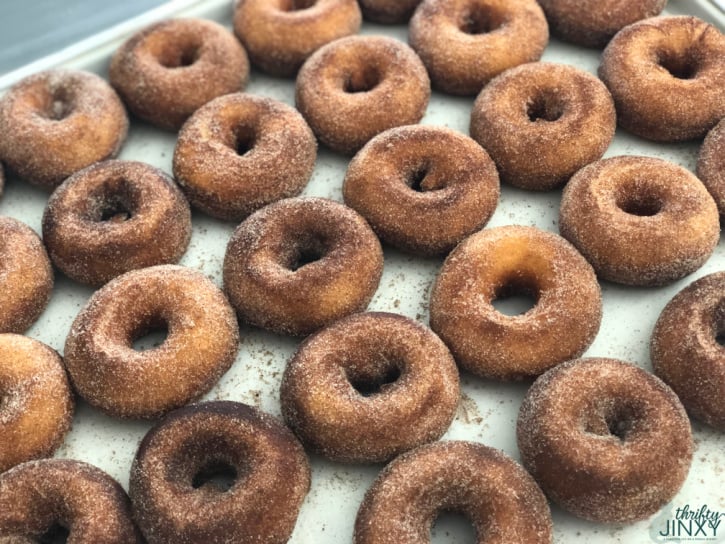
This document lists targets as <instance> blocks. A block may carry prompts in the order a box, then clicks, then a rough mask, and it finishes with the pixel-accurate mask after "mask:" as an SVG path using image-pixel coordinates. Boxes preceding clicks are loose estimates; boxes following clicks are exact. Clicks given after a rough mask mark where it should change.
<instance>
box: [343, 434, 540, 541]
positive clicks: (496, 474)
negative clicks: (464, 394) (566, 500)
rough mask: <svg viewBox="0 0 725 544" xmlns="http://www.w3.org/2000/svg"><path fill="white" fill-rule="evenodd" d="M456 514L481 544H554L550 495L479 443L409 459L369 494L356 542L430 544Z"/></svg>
mask: <svg viewBox="0 0 725 544" xmlns="http://www.w3.org/2000/svg"><path fill="white" fill-rule="evenodd" d="M450 511H453V512H458V513H461V514H463V515H464V516H466V517H467V518H468V519H469V521H470V522H471V523H472V524H473V527H474V529H475V531H476V542H478V543H479V544H483V543H484V542H485V543H486V544H489V543H490V544H550V543H551V542H553V536H552V524H551V513H550V511H549V505H548V504H547V502H546V498H545V497H544V494H543V493H542V492H541V489H539V487H538V486H537V485H536V482H534V480H533V479H532V478H531V476H530V475H529V474H528V473H527V472H526V471H525V470H524V469H523V468H522V467H521V465H519V464H518V463H517V462H515V461H514V460H513V459H511V458H510V457H508V456H507V455H504V454H503V453H501V452H500V451H498V450H495V449H493V448H489V447H487V446H484V445H483V444H478V443H475V442H463V441H444V442H436V443H434V444H427V445H425V446H421V447H420V448H418V449H416V450H413V451H410V452H408V453H405V454H403V455H401V456H400V457H398V458H397V459H395V460H394V461H393V462H392V463H390V464H389V465H388V466H386V467H385V468H384V469H383V471H382V472H381V473H380V475H379V476H378V478H377V479H376V480H375V482H373V485H372V486H371V487H370V489H368V491H367V493H366V494H365V499H364V500H363V502H362V504H361V505H360V510H358V514H357V519H356V520H355V533H354V536H353V543H354V544H428V543H429V542H430V530H431V527H432V525H433V523H434V522H435V520H436V518H437V517H438V515H439V514H441V513H443V512H450Z"/></svg>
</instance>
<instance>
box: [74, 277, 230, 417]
mask: <svg viewBox="0 0 725 544" xmlns="http://www.w3.org/2000/svg"><path fill="white" fill-rule="evenodd" d="M152 331H164V332H166V333H167V338H166V339H165V340H164V342H163V343H162V344H161V345H160V346H158V347H156V348H153V349H149V350H146V351H139V350H136V349H135V348H134V347H133V342H134V341H135V340H137V339H139V338H141V337H143V336H144V335H146V334H148V333H149V332H152ZM238 346H239V330H238V327H237V322H236V320H235V319H234V311H233V310H232V308H231V307H230V306H229V303H228V302H227V300H226V298H225V297H224V295H223V294H222V292H221V291H219V289H218V288H217V287H216V286H215V285H214V284H213V283H212V282H211V281H210V280H209V279H207V278H206V276H204V275H203V274H201V272H197V271H196V270H192V269H189V268H184V267H181V266H173V265H162V266H153V267H151V268H144V269H141V270H133V271H131V272H127V273H126V274H123V275H122V276H119V277H117V278H116V279H114V280H112V281H110V282H109V283H108V284H106V285H105V286H104V287H102V288H101V289H99V290H98V291H96V292H95V293H94V294H93V296H92V297H91V298H90V300H89V301H88V302H87V304H86V305H85V307H84V308H83V309H82V310H81V311H80V313H79V314H78V316H77V317H76V319H75V321H73V325H72V326H71V329H70V332H69V334H68V338H67V339H66V342H65V364H66V367H67V369H68V373H69V374H70V378H71V382H72V383H73V387H74V388H75V390H76V391H77V392H78V394H79V395H80V396H82V397H83V398H84V399H85V400H86V401H88V402H89V403H90V404H92V405H93V406H95V407H96V408H99V409H101V410H102V411H104V412H106V413H108V414H110V415H112V416H116V417H126V418H155V417H158V416H160V415H161V414H163V413H165V412H168V411H169V410H172V409H174V408H177V407H179V406H182V405H184V404H186V403H188V402H190V401H192V400H194V399H196V398H198V397H200V396H201V395H203V394H204V393H206V392H207V391H209V389H211V387H212V386H213V385H214V384H215V383H216V382H217V380H218V379H219V378H220V377H221V375H222V374H224V373H225V372H226V371H227V370H228V369H229V367H230V366H231V365H232V363H233V362H234V359H235V357H236V354H237V349H238Z"/></svg>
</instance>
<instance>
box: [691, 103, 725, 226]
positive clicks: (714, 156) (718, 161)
mask: <svg viewBox="0 0 725 544" xmlns="http://www.w3.org/2000/svg"><path fill="white" fill-rule="evenodd" d="M697 177H698V178H700V181H702V183H703V184H704V185H705V187H706V188H707V190H708V192H709V193H710V195H711V196H712V198H714V199H715V204H717V209H718V211H719V212H720V219H721V221H722V220H723V219H724V218H725V117H723V119H722V120H721V121H720V122H719V123H718V124H717V125H716V126H715V128H713V129H712V130H711V131H710V132H709V133H708V135H707V138H705V141H704V142H703V144H702V147H701V148H700V155H699V156H698V158H697Z"/></svg>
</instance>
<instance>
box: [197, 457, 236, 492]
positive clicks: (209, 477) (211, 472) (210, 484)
mask: <svg viewBox="0 0 725 544" xmlns="http://www.w3.org/2000/svg"><path fill="white" fill-rule="evenodd" d="M237 476H238V475H237V469H235V468H234V467H233V466H231V465H230V464H228V463H225V462H223V461H212V462H209V463H207V464H205V465H204V466H203V467H202V468H201V469H200V470H198V471H197V472H196V474H194V477H193V478H192V479H191V487H193V488H194V489H199V488H201V487H204V486H207V488H208V489H212V490H215V491H219V492H222V493H226V492H227V491H229V490H230V489H231V488H232V487H234V484H235V483H236V481H237Z"/></svg>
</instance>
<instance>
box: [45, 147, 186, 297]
mask: <svg viewBox="0 0 725 544" xmlns="http://www.w3.org/2000/svg"><path fill="white" fill-rule="evenodd" d="M190 238H191V212H190V211H189V204H188V203H187V202H186V199H185V198H184V195H182V194H181V191H179V189H178V187H177V186H176V184H175V183H174V181H173V180H172V179H171V178H170V177H168V176H167V175H166V174H164V173H163V172H162V171H161V170H158V169H156V168H154V167H152V166H150V165H148V164H144V163H141V162H135V161H117V160H113V161H105V162H100V163H97V164H94V165H93V166H89V167H87V168H85V169H83V170H81V171H79V172H76V173H75V174H73V175H72V176H71V177H69V178H68V179H67V180H66V181H65V182H63V184H61V185H60V186H59V187H58V188H57V189H56V190H55V191H54V192H53V194H52V195H51V197H50V200H49V201H48V205H47V206H46V208H45V212H44V213H43V241H44V242H45V245H46V247H47V248H48V254H49V256H50V259H51V261H53V264H54V265H55V266H57V267H58V268H59V269H60V270H61V271H62V272H63V273H64V274H65V275H66V276H68V277H70V278H72V279H74V280H76V281H78V282H80V283H85V284H89V285H93V286H101V285H103V284H104V283H106V282H108V281H109V280H111V279H113V278H115V277H116V276H120V275H121V274H123V273H125V272H128V271H129V270H135V269H137V268H145V267H147V266H153V265H157V264H168V263H175V262H177V261H178V260H179V259H180V258H181V256H182V255H183V254H184V252H185V251H186V248H187V246H188V245H189V240H190Z"/></svg>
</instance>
